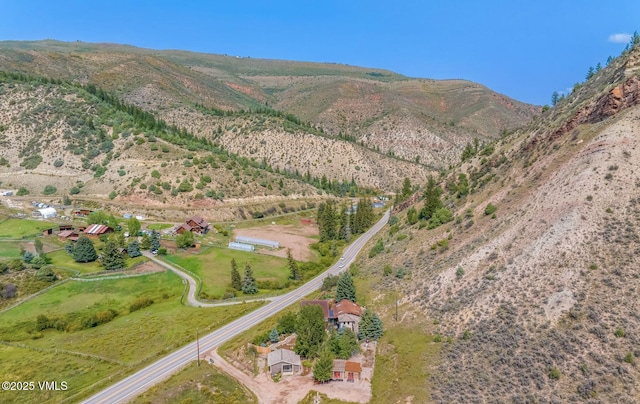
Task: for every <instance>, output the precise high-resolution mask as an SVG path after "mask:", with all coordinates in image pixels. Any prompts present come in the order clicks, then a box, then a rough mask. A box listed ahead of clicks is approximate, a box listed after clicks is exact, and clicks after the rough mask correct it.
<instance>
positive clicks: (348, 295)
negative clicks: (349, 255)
mask: <svg viewBox="0 0 640 404" xmlns="http://www.w3.org/2000/svg"><path fill="white" fill-rule="evenodd" d="M345 299H346V300H351V301H352V302H354V303H355V302H356V287H355V286H354V284H353V278H352V277H351V273H350V272H349V271H344V273H343V274H342V275H340V278H339V279H338V285H337V286H336V303H340V301H341V300H345Z"/></svg>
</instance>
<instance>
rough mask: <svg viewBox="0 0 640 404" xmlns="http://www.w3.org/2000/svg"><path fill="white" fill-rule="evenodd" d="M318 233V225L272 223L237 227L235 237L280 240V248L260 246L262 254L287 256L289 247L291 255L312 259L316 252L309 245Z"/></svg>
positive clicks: (313, 241) (307, 259)
mask: <svg viewBox="0 0 640 404" xmlns="http://www.w3.org/2000/svg"><path fill="white" fill-rule="evenodd" d="M317 235H318V227H317V226H316V225H315V224H311V225H303V224H297V225H291V224H288V225H277V224H270V225H268V226H260V227H251V228H247V229H235V230H234V231H233V237H236V236H245V237H257V238H262V239H267V240H274V241H279V242H280V248H279V249H277V250H271V249H269V248H258V251H259V252H260V253H262V254H269V255H275V256H277V257H286V256H287V249H291V255H293V258H295V259H296V260H298V261H311V260H312V259H313V258H314V253H313V251H312V250H311V248H310V247H309V246H310V245H311V244H313V243H315V242H317V241H318V240H316V239H313V238H312V237H313V236H317Z"/></svg>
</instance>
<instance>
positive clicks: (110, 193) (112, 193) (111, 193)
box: [109, 191, 118, 200]
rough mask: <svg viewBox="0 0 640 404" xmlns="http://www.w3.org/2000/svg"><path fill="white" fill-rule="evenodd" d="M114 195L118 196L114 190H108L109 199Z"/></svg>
mask: <svg viewBox="0 0 640 404" xmlns="http://www.w3.org/2000/svg"><path fill="white" fill-rule="evenodd" d="M116 196H118V193H117V192H116V191H111V192H109V199H111V200H113V199H115V197H116Z"/></svg>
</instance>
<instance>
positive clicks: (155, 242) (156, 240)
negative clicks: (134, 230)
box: [143, 230, 160, 251]
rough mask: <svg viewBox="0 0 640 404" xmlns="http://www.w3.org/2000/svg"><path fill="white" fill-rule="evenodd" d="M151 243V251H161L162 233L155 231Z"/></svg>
mask: <svg viewBox="0 0 640 404" xmlns="http://www.w3.org/2000/svg"><path fill="white" fill-rule="evenodd" d="M143 239H144V238H143ZM149 242H150V246H149V248H150V249H151V251H158V250H159V249H160V233H158V232H157V231H155V230H153V231H152V232H151V237H149Z"/></svg>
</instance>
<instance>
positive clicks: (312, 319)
mask: <svg viewBox="0 0 640 404" xmlns="http://www.w3.org/2000/svg"><path fill="white" fill-rule="evenodd" d="M296 335H297V338H296V346H295V348H294V350H295V352H296V353H297V354H298V355H301V356H302V357H304V358H313V357H315V356H316V355H317V353H318V351H319V350H320V347H321V346H322V343H323V342H324V339H325V337H326V335H327V333H326V331H325V322H324V313H323V312H322V307H320V306H317V305H309V306H304V307H301V308H300V311H298V316H297V318H296Z"/></svg>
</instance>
